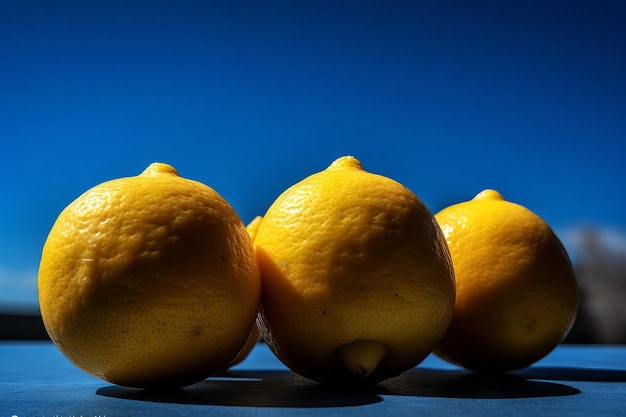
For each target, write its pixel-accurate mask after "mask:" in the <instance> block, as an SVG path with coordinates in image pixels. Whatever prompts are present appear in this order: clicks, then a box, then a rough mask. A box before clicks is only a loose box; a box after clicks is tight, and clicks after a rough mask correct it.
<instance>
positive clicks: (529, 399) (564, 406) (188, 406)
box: [0, 341, 626, 417]
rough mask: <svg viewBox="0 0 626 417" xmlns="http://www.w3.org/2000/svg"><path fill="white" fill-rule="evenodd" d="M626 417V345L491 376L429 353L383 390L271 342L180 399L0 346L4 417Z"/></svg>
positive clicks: (41, 353)
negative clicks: (294, 368)
mask: <svg viewBox="0 0 626 417" xmlns="http://www.w3.org/2000/svg"><path fill="white" fill-rule="evenodd" d="M322 414H323V415H324V416H328V417H331V416H338V415H342V416H343V415H354V416H356V415H359V417H368V416H404V415H406V416H409V415H410V416H430V415H433V416H455V415H463V416H472V415H480V416H484V415H502V416H505V415H515V416H518V415H536V416H545V415H558V416H562V415H571V416H578V415H580V416H585V417H587V416H590V415H593V416H609V415H614V416H618V415H619V416H626V346H573V345H562V346H559V347H558V348H557V349H556V350H555V351H553V352H552V353H551V354H550V355H548V356H547V357H546V358H544V359H542V360H541V361H539V362H537V363H536V364H535V365H533V366H532V367H529V368H526V369H523V370H520V371H516V372H513V373H509V374H506V375H501V376H484V375H478V374H474V373H472V372H468V371H465V370H463V369H461V368H458V367H455V366H453V365H449V364H447V363H445V362H443V361H442V360H440V359H439V358H437V357H435V356H433V355H431V356H429V357H428V358H427V359H426V360H425V361H424V362H422V363H421V364H420V365H419V366H418V367H416V368H414V369H411V370H409V371H407V372H405V373H404V374H402V375H400V376H398V377H396V378H392V379H389V380H387V381H384V382H382V383H380V384H378V385H376V386H373V387H368V388H362V389H358V390H354V389H353V390H351V389H337V388H330V387H326V386H323V385H319V384H316V383H313V382H311V381H308V380H306V379H304V378H302V377H300V376H298V375H296V374H294V373H293V372H291V371H289V370H288V369H287V368H285V367H284V366H283V365H282V364H281V363H280V362H279V361H278V360H277V359H276V358H275V357H274V355H273V354H272V353H271V352H270V351H269V350H268V348H267V346H265V345H264V344H259V345H257V346H256V347H255V348H254V350H253V351H252V352H251V354H250V356H249V357H248V358H247V359H246V360H245V361H244V362H242V363H241V364H239V365H237V366H236V367H234V368H232V369H231V370H230V371H228V372H227V373H224V374H221V375H219V376H216V377H212V378H209V379H207V380H205V381H203V382H200V383H198V384H195V385H192V386H190V387H187V388H185V389H183V390H180V391H177V392H173V393H167V394H164V393H160V394H157V393H152V392H149V391H144V390H139V389H131V388H125V387H120V386H115V385H112V384H110V383H107V382H105V381H102V380H99V379H97V378H94V377H92V376H90V375H88V374H86V373H84V372H83V371H81V370H79V369H78V368H76V367H74V366H73V365H72V364H71V363H70V362H69V361H68V360H67V359H65V357H64V356H63V355H62V354H61V353H60V352H59V351H58V350H57V349H56V347H55V346H54V345H52V344H51V343H50V342H43V341H42V342H13V341H9V342H0V417H5V416H6V417H12V416H18V417H72V416H74V417H79V416H83V417H95V416H101V417H115V416H161V415H167V416H230V415H233V416H235V415H236V416H247V415H250V416H258V417H263V416H274V415H284V416H320V415H322Z"/></svg>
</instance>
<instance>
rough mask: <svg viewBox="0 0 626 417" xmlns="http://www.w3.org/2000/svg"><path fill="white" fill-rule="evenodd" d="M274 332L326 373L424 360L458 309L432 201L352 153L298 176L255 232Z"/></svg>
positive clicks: (310, 367) (330, 377) (269, 331)
mask: <svg viewBox="0 0 626 417" xmlns="http://www.w3.org/2000/svg"><path fill="white" fill-rule="evenodd" d="M254 243H255V248H256V251H257V260H258V262H259V266H260V268H261V275H262V280H263V286H262V301H261V312H260V315H259V317H260V319H259V321H258V323H259V326H260V328H261V331H262V334H263V337H264V340H265V341H266V342H267V344H268V346H269V347H270V349H272V351H273V352H274V353H275V354H276V355H277V357H278V358H279V359H280V360H281V361H282V362H283V363H284V364H285V365H287V366H288V367H289V368H290V369H292V370H293V371H295V372H297V373H298V374H300V375H302V376H305V377H307V378H309V379H312V380H315V381H320V382H339V381H346V380H350V381H367V382H378V381H381V380H383V379H385V378H389V377H392V376H395V375H398V374H400V373H401V372H403V371H405V370H407V369H409V368H411V367H414V366H415V365H417V364H418V363H420V362H421V361H422V360H423V359H424V358H425V357H426V356H427V355H428V354H429V353H431V351H432V349H433V348H434V347H435V345H436V344H437V343H438V342H439V340H440V338H441V337H442V335H443V333H444V331H445V329H446V328H447V326H448V324H449V322H450V319H451V317H452V312H453V309H454V295H455V292H454V275H453V269H452V265H451V260H450V255H449V252H448V248H447V246H446V242H445V239H444V237H443V234H442V233H441V230H440V229H439V227H438V225H437V223H436V221H435V220H434V217H433V216H432V214H431V213H430V211H429V210H428V209H427V208H426V206H425V205H424V204H423V203H422V201H421V200H420V199H419V198H418V197H417V196H416V195H415V194H413V193H412V192H411V191H410V190H408V189H407V188H406V187H404V186H403V185H401V184H400V183H398V182H396V181H394V180H392V179H390V178H387V177H384V176H381V175H376V174H372V173H369V172H367V171H365V170H364V169H363V168H362V167H361V164H360V163H359V161H358V160H357V159H355V158H353V157H342V158H339V159H337V160H336V161H335V162H333V163H332V164H331V165H330V166H329V167H328V168H327V169H326V170H324V171H321V172H319V173H316V174H313V175H311V176H309V177H307V178H306V179H304V180H302V181H301V182H299V183H297V184H295V185H293V186H292V187H290V188H289V189H288V190H286V191H285V192H284V193H283V194H281V195H280V196H279V197H278V199H277V200H276V201H275V202H274V203H273V204H272V205H271V207H270V208H269V209H268V211H267V213H266V214H265V216H264V217H263V220H262V221H261V224H260V226H259V229H258V232H257V235H256V239H255V241H254Z"/></svg>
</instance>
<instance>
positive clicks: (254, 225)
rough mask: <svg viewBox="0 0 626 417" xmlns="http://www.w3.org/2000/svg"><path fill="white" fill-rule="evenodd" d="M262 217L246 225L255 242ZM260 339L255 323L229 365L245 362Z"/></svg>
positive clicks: (257, 217)
mask: <svg viewBox="0 0 626 417" xmlns="http://www.w3.org/2000/svg"><path fill="white" fill-rule="evenodd" d="M262 219H263V218H262V217H261V216H256V217H255V218H254V219H252V221H251V222H250V223H248V225H247V226H246V230H247V231H248V234H249V235H250V239H252V241H253V242H254V238H255V237H256V232H257V230H259V225H260V224H261V220H262ZM260 340H261V332H260V331H259V327H258V326H257V325H256V323H255V325H254V326H253V327H252V332H251V333H250V336H249V337H248V341H247V342H246V344H245V346H244V347H243V349H242V350H241V352H239V354H238V355H237V357H236V358H235V359H233V361H232V362H231V363H230V365H229V366H228V367H229V368H230V367H232V366H235V365H238V364H240V363H241V362H243V361H244V359H246V358H247V357H248V355H250V352H252V349H254V347H255V346H256V345H257V343H258V342H259V341H260Z"/></svg>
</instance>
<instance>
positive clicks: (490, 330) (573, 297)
mask: <svg viewBox="0 0 626 417" xmlns="http://www.w3.org/2000/svg"><path fill="white" fill-rule="evenodd" d="M435 218H436V219H437V221H438V222H439V224H440V226H441V228H442V230H443V232H444V234H445V236H446V239H447V242H448V246H449V248H450V252H451V254H452V262H453V265H454V270H455V276H456V285H457V297H456V306H455V311H454V317H453V319H452V323H451V324H450V327H449V328H448V331H447V332H446V335H445V336H444V338H443V340H442V341H441V344H440V345H439V346H438V348H437V349H436V351H435V352H436V353H437V354H438V355H439V356H441V357H442V358H444V359H447V360H448V361H450V362H453V363H456V364H459V365H462V366H464V367H466V368H468V369H473V370H485V371H508V370H514V369H519V368H523V367H526V366H528V365H531V364H532V363H534V362H536V361H537V360H539V359H541V358H542V357H544V356H545V355H547V354H548V353H549V352H550V351H552V350H553V349H554V348H555V347H556V346H557V345H558V343H559V342H561V340H562V339H563V338H564V337H565V335H566V334H567V332H568V329H569V328H570V327H571V325H572V324H573V321H574V318H575V315H576V310H577V308H578V287H577V284H576V279H575V276H574V272H573V270H572V267H571V264H570V261H569V257H568V255H567V253H566V251H565V249H564V248H563V246H562V245H561V242H560V241H559V239H558V238H557V236H556V235H555V234H554V232H553V231H552V229H551V228H550V227H549V226H548V225H547V224H546V222H545V221H543V220H542V219H541V218H540V217H539V216H537V215H536V214H534V213H533V212H531V211H530V210H528V209H527V208H525V207H522V206H520V205H518V204H515V203H512V202H508V201H506V200H504V199H503V198H502V196H501V195H500V194H499V193H498V192H496V191H494V190H485V191H483V192H481V193H480V194H478V195H477V196H476V197H474V199H473V200H470V201H466V202H463V203H459V204H456V205H452V206H450V207H448V208H445V209H443V210H442V211H441V212H439V213H437V214H436V215H435Z"/></svg>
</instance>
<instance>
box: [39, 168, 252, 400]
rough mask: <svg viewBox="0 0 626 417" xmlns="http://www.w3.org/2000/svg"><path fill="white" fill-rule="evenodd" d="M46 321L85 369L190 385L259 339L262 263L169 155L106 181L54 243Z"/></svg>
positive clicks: (58, 228) (144, 382)
mask: <svg viewBox="0 0 626 417" xmlns="http://www.w3.org/2000/svg"><path fill="white" fill-rule="evenodd" d="M38 287H39V303H40V309H41V314H42V318H43V321H44V325H45V327H46V330H47V332H48V334H49V335H50V338H51V339H52V341H53V342H54V343H55V345H56V346H57V347H58V349H59V350H60V351H61V352H62V353H63V354H64V355H65V356H66V357H67V358H68V359H69V360H70V361H71V362H72V363H74V364H75V365H76V366H78V367H79V368H81V369H83V370H84V371H86V372H88V373H90V374H92V375H94V376H96V377H99V378H102V379H104V380H106V381H109V382H111V383H114V384H118V385H126V386H132V387H150V388H152V387H161V386H185V385H189V384H192V383H195V382H198V381H200V380H202V379H205V378H206V377H208V376H211V375H213V374H215V373H217V372H220V371H221V370H223V369H225V368H226V367H227V366H228V365H229V363H231V362H232V361H233V360H234V359H235V357H236V356H237V355H238V353H239V352H241V351H242V348H243V347H244V345H245V344H246V342H247V341H248V340H249V338H250V335H251V332H252V331H253V326H254V322H255V318H256V314H257V312H258V306H259V301H260V292H261V288H260V287H261V280H260V271H259V268H258V265H257V263H256V259H255V254H254V249H253V245H252V241H251V238H250V236H249V234H248V232H247V231H246V229H245V226H244V225H243V223H242V222H241V220H240V219H239V217H238V216H237V214H236V213H235V211H234V210H233V208H232V207H231V206H230V205H229V204H228V202H226V201H225V200H224V199H223V198H222V197H221V196H220V195H219V194H218V193H216V192H215V191H214V190H213V189H212V188H210V187H208V186H207V185H205V184H202V183H200V182H197V181H193V180H189V179H186V178H183V177H181V176H180V175H179V174H178V173H177V171H176V169H174V168H173V167H172V166H170V165H167V164H163V163H154V164H151V165H150V166H149V167H148V168H147V169H145V170H144V171H143V172H142V173H141V174H140V175H137V176H135V177H127V178H119V179H115V180H112V181H107V182H104V183H102V184H99V185H96V186H95V187H93V188H91V189H90V190H88V191H86V192H85V193H84V194H82V195H81V196H80V197H78V198H77V199H76V200H75V201H73V202H72V203H71V204H69V205H68V206H67V207H66V208H65V209H64V210H63V211H62V212H61V214H60V215H59V217H58V218H57V220H56V221H55V223H54V225H53V226H52V228H51V230H50V232H49V234H48V237H47V239H46V242H45V244H44V247H43V250H42V255H41V262H40V266H39V274H38Z"/></svg>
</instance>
